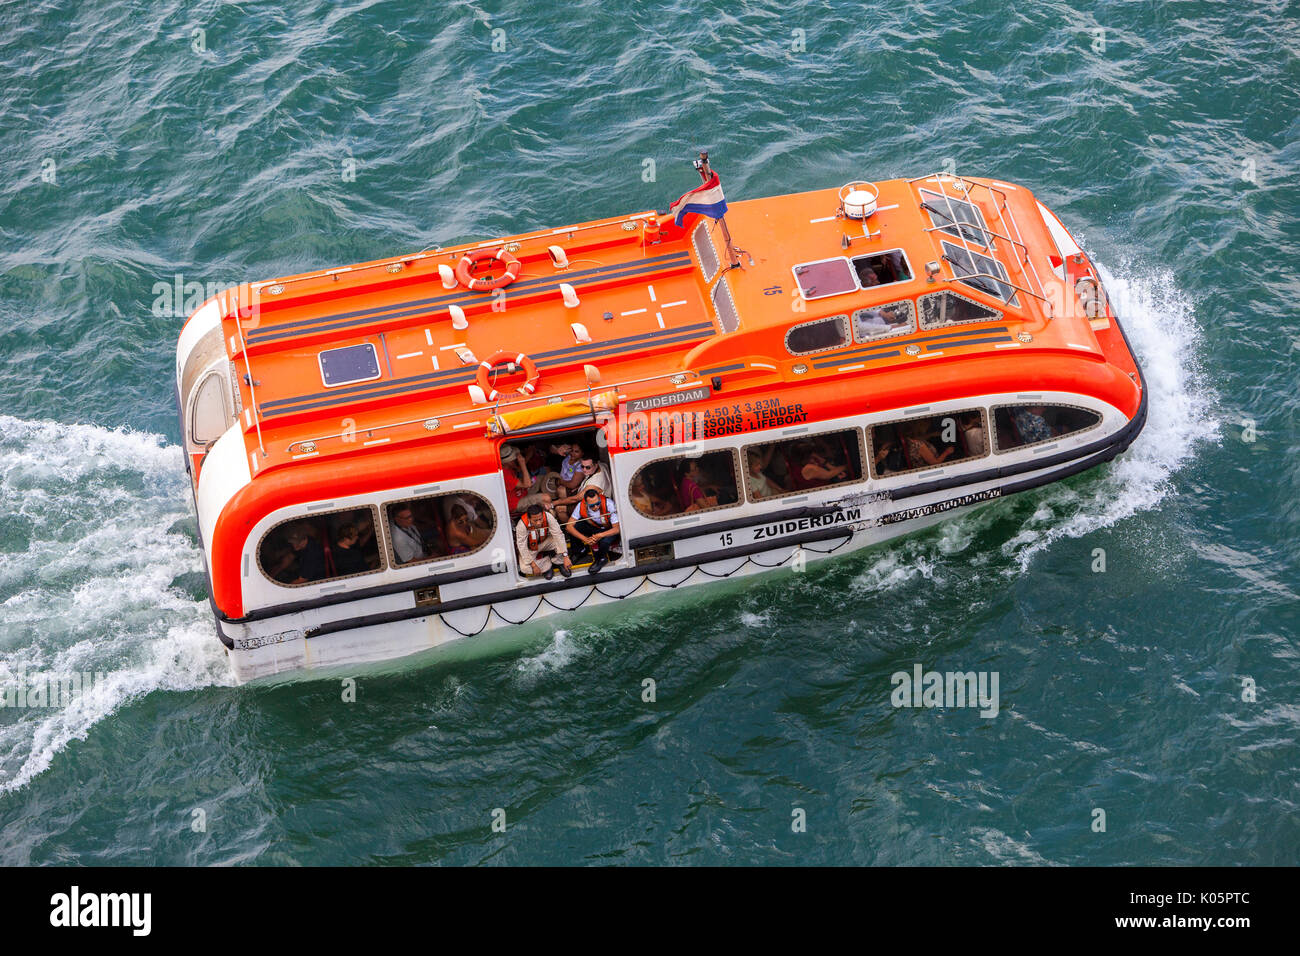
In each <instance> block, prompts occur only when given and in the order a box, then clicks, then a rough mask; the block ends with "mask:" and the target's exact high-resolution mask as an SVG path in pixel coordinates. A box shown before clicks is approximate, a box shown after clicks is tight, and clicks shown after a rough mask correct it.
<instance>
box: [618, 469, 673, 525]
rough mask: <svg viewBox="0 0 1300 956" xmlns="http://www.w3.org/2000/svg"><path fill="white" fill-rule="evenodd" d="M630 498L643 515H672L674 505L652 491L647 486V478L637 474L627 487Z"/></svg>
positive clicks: (633, 505)
mask: <svg viewBox="0 0 1300 956" xmlns="http://www.w3.org/2000/svg"><path fill="white" fill-rule="evenodd" d="M627 496H628V500H629V501H631V502H632V507H633V508H635V509H636V510H637V511H639V512H641V514H643V515H648V516H650V517H658V516H660V515H670V514H672V513H673V506H672V505H671V504H669V503H668V502H667V501H665V500H664V499H663V498H660V497H658V496H657V495H654V494H652V493H651V491H650V489H649V488H647V487H646V483H645V478H644V477H643V476H642V475H639V474H638V475H637V476H636V477H634V478H633V479H632V483H631V484H630V485H629V486H628V489H627Z"/></svg>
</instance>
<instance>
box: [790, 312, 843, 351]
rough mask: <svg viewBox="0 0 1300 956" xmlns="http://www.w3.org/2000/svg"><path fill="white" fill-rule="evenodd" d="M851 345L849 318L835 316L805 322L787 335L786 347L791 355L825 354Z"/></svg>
mask: <svg viewBox="0 0 1300 956" xmlns="http://www.w3.org/2000/svg"><path fill="white" fill-rule="evenodd" d="M848 344H849V317H848V316H847V315H834V316H831V317H830V318H829V319H818V320H817V321H816V322H805V323H803V324H802V325H796V326H794V327H793V328H792V329H790V331H788V332H786V333H785V347H786V350H787V351H789V353H790V354H791V355H808V354H809V353H811V352H825V351H826V350H827V349H837V348H840V347H841V346H844V345H848Z"/></svg>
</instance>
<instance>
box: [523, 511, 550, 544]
mask: <svg viewBox="0 0 1300 956" xmlns="http://www.w3.org/2000/svg"><path fill="white" fill-rule="evenodd" d="M524 526H525V527H526V528H528V550H530V551H536V550H537V549H538V548H540V547H541V546H542V545H543V544H544V543H545V542H546V539H547V538H549V537H550V536H551V528H550V522H548V521H547V520H546V512H545V511H543V512H542V513H541V514H539V515H538V516H537V520H536V521H534V520H533V516H532V515H530V514H529V513H528V512H524Z"/></svg>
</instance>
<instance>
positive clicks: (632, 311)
mask: <svg viewBox="0 0 1300 956" xmlns="http://www.w3.org/2000/svg"><path fill="white" fill-rule="evenodd" d="M645 311H646V310H645V309H628V310H627V311H626V312H620V313H619V315H640V314H641V313H642V312H645Z"/></svg>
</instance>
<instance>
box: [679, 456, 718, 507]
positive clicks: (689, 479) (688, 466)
mask: <svg viewBox="0 0 1300 956" xmlns="http://www.w3.org/2000/svg"><path fill="white" fill-rule="evenodd" d="M679 467H680V472H679V475H678V478H677V501H678V503H679V504H680V505H681V510H682V511H683V512H686V511H699V510H700V509H701V508H713V507H715V506H716V505H717V503H718V499H717V498H713V497H710V496H709V495H707V494H706V493H705V491H704V488H703V487H702V484H703V481H704V475H703V472H701V471H700V461H699V459H698V458H687V459H686V460H684V461H683V462H682V463H681V465H680V466H679Z"/></svg>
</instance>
